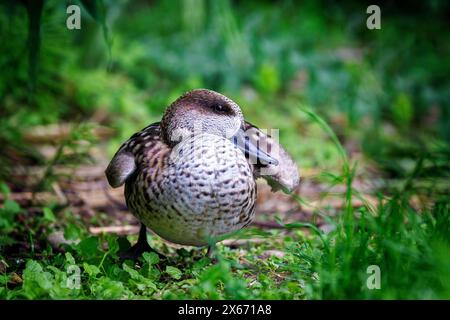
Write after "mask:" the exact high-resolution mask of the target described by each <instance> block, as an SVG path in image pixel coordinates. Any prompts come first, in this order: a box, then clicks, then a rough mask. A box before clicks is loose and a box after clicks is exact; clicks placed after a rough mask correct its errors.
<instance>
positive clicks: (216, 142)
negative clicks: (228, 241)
mask: <svg viewBox="0 0 450 320" xmlns="http://www.w3.org/2000/svg"><path fill="white" fill-rule="evenodd" d="M277 140H278V139H277V137H276V136H274V135H270V134H269V133H268V132H267V131H266V130H262V129H259V128H258V127H256V126H254V125H253V124H251V123H250V122H248V121H246V120H245V119H244V116H243V113H242V110H241V108H240V106H239V105H238V104H237V103H235V102H234V101H233V100H231V99H230V98H228V97H226V96H225V95H222V94H220V93H218V92H216V91H213V90H209V89H194V90H191V91H188V92H186V93H184V94H183V95H181V96H180V97H179V98H178V99H176V100H175V101H174V102H172V103H171V104H170V105H169V106H168V107H167V108H166V110H165V112H164V115H163V116H162V119H161V121H160V122H156V123H152V124H150V125H148V126H147V127H145V128H143V129H142V130H141V131H139V132H137V133H135V134H133V135H132V136H131V137H130V138H129V139H128V140H127V141H125V142H124V143H123V144H122V145H121V146H120V148H119V149H118V151H117V152H116V153H115V155H114V156H113V158H112V160H111V161H110V163H109V165H108V166H107V168H106V170H105V175H106V178H107V180H108V183H109V185H110V186H111V187H113V188H118V187H121V186H122V185H125V188H124V195H125V200H126V205H127V207H128V209H129V211H130V212H131V213H132V214H133V215H134V216H135V217H136V218H137V219H138V220H139V221H140V224H141V226H140V231H139V236H138V241H137V243H136V244H135V245H133V246H132V247H131V248H130V249H129V250H128V251H127V252H126V254H125V256H126V257H139V256H140V255H142V254H143V252H151V251H154V252H156V251H155V250H153V249H152V248H151V247H150V245H149V244H148V242H147V228H149V229H150V230H152V231H153V232H154V233H156V234H157V235H158V236H160V237H161V238H163V239H164V240H166V241H169V242H172V243H175V244H178V245H184V246H195V247H205V246H206V247H208V253H209V252H210V249H211V248H212V246H213V245H214V244H215V243H216V241H218V240H217V239H220V237H223V236H225V235H227V234H230V233H232V232H235V231H238V230H240V229H242V228H244V227H246V226H248V225H249V224H250V223H251V222H252V221H253V219H254V216H255V201H256V196H257V184H256V179H258V178H260V177H261V178H264V179H266V180H267V182H268V183H269V185H270V186H271V187H272V191H274V192H276V191H278V190H280V189H281V190H284V191H286V192H290V191H292V190H294V189H295V188H296V187H297V186H298V184H299V181H300V178H299V171H298V167H297V165H296V163H295V162H294V161H293V159H292V157H291V156H290V155H289V154H288V152H287V151H286V150H285V149H284V148H283V147H282V146H281V145H280V144H279V142H278V141H277Z"/></svg>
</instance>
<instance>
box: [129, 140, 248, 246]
mask: <svg viewBox="0 0 450 320" xmlns="http://www.w3.org/2000/svg"><path fill="white" fill-rule="evenodd" d="M166 161H167V162H166V165H165V168H164V170H162V171H160V172H159V174H156V175H154V177H155V178H158V179H159V181H157V182H155V181H152V180H151V181H150V182H149V185H148V186H147V187H146V188H143V189H141V190H146V191H143V192H146V193H147V194H146V195H142V199H141V201H140V202H141V204H142V205H141V209H139V208H136V209H137V210H133V211H134V212H136V211H137V212H136V213H137V214H138V217H139V219H140V220H141V221H142V222H143V223H144V224H145V225H146V226H147V227H149V228H150V229H152V230H153V231H154V232H155V233H157V234H158V235H160V236H161V237H162V238H164V239H166V240H169V241H171V242H174V243H178V244H183V245H195V246H202V245H207V244H208V241H209V239H211V237H216V236H219V235H223V234H226V233H229V232H232V231H236V230H239V229H241V228H243V227H245V226H246V225H247V224H249V223H250V222H251V221H252V219H253V216H254V204H255V197H256V184H255V179H254V177H253V173H252V168H251V165H250V164H249V163H248V161H247V160H246V158H245V156H244V154H243V153H242V152H241V151H240V150H239V149H237V148H236V147H235V146H234V145H233V144H232V143H231V142H230V141H229V140H227V139H224V138H221V137H218V136H215V135H209V134H201V135H197V136H195V137H193V138H189V139H185V140H184V141H182V142H180V143H179V144H177V145H176V146H175V147H174V148H173V149H172V151H171V153H170V154H169V155H168V159H166ZM144 207H145V209H144Z"/></svg>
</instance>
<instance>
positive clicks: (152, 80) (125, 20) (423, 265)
mask: <svg viewBox="0 0 450 320" xmlns="http://www.w3.org/2000/svg"><path fill="white" fill-rule="evenodd" d="M70 4H76V5H79V6H80V7H81V17H82V18H81V30H68V29H67V28H66V19H67V17H68V16H69V15H68V14H67V13H66V8H67V6H68V5H70ZM370 4H372V3H371V2H369V1H354V2H347V1H346V2H340V3H336V2H335V1H277V2H274V1H231V0H221V1H213V0H182V1H168V0H165V1H163V0H161V1H143V0H137V1H112V0H109V1H107V0H104V1H100V0H97V1H82V0H80V1H56V0H47V1H42V0H34V1H33V0H22V1H4V2H2V3H1V4H0V9H1V11H0V70H1V72H0V144H1V146H2V152H0V181H1V180H3V181H5V184H0V187H1V188H0V189H1V192H2V194H3V195H4V198H6V199H7V200H6V201H5V203H4V205H3V206H2V207H1V208H0V229H1V236H0V267H1V266H2V264H1V262H2V261H3V259H5V261H10V260H8V259H9V258H11V257H12V256H13V255H14V254H16V252H18V249H17V250H16V247H15V246H17V248H22V247H26V244H27V243H28V242H31V243H32V245H33V241H32V240H33V239H35V240H36V243H38V241H40V242H39V244H40V245H41V247H42V248H45V246H47V249H45V250H44V249H43V250H42V252H43V253H42V256H41V255H40V254H41V252H38V253H35V252H34V251H32V253H30V252H29V251H30V250H28V251H27V252H26V254H25V255H23V256H26V257H28V258H33V259H34V260H29V261H28V263H27V265H26V267H25V263H22V264H19V265H18V266H17V267H10V268H9V269H5V270H7V272H6V273H4V275H5V276H4V277H3V278H1V277H0V282H1V281H3V283H4V284H5V285H4V288H5V289H3V287H0V297H6V298H17V297H19V298H24V297H25V298H42V297H44V298H48V297H51V298H61V297H63V298H72V297H74V298H123V297H124V295H126V296H127V297H131V298H136V297H147V298H148V297H151V298H186V297H187V298H232V299H241V298H258V299H261V298H263V299H264V298H275V299H276V298H281V299H291V298H294V299H296V298H307V299H308V298H311V299H320V298H333V299H336V298H337V299H340V298H363V299H364V298H388V299H389V298H413V299H414V298H421V299H424V298H425V299H426V298H448V297H450V280H449V279H450V275H449V270H450V269H449V268H448V266H449V252H450V213H449V204H450V196H449V190H450V185H449V178H450V161H449V158H450V108H449V102H450V76H449V75H450V32H449V31H450V19H448V16H449V13H450V3H449V2H447V1H439V0H434V1H409V2H408V3H407V4H405V5H400V4H398V3H396V2H395V1H386V2H384V3H382V4H380V7H381V30H369V29H368V28H367V27H366V19H367V17H368V14H366V8H367V7H368V5H370ZM201 87H203V88H209V89H213V90H216V91H219V92H221V93H223V94H225V95H227V96H229V97H230V98H232V99H233V100H235V101H236V102H237V103H238V104H239V105H240V106H241V108H242V110H243V112H244V115H245V117H246V118H247V119H248V120H249V121H250V122H252V123H254V124H256V125H258V126H259V127H261V128H278V129H280V140H281V143H282V144H283V145H284V146H285V147H286V149H287V150H288V151H289V152H290V153H291V154H292V156H293V158H294V159H295V160H296V161H297V163H298V164H299V167H300V171H301V173H302V174H303V173H305V176H306V178H305V179H304V180H303V181H304V184H302V185H306V186H307V187H311V185H312V186H313V187H314V186H317V185H318V184H320V183H325V184H328V185H329V186H330V188H331V187H333V186H336V185H337V184H340V185H344V187H346V189H345V188H344V192H341V193H340V194H338V195H337V196H338V197H341V198H340V200H342V201H344V205H342V206H341V207H340V208H338V209H334V208H333V206H332V205H331V204H332V202H331V200H330V208H329V207H328V206H327V205H321V207H320V208H314V215H313V218H312V220H314V219H315V218H316V216H320V215H321V214H322V213H323V212H324V211H326V214H327V215H328V219H330V220H333V219H334V216H333V218H330V217H329V216H332V214H333V213H334V214H335V216H336V219H335V220H336V221H334V220H333V221H334V222H330V224H331V225H333V226H334V227H335V229H333V230H335V231H332V232H330V233H329V234H328V233H326V232H322V231H319V230H317V228H316V229H314V227H313V226H312V225H309V224H307V225H305V224H295V223H294V224H292V225H290V226H287V227H286V228H287V229H289V230H291V229H296V228H304V227H307V228H309V229H308V230H313V231H314V232H311V233H303V231H295V232H294V233H289V234H287V233H286V234H285V233H283V231H277V230H271V231H270V232H266V233H265V236H266V240H267V244H265V246H267V248H269V249H271V250H272V249H273V248H276V249H277V250H279V251H282V253H284V254H285V257H284V258H276V257H275V258H267V259H261V258H259V257H260V256H259V254H261V252H260V251H258V250H263V249H260V248H262V247H263V248H266V247H264V245H261V246H259V247H257V248H256V247H252V248H248V252H247V255H246V259H248V261H250V264H251V265H252V266H253V267H255V268H256V270H258V272H254V271H253V270H252V269H251V268H250V271H249V270H248V269H246V268H245V267H242V265H238V266H236V265H234V264H233V263H237V262H236V261H238V259H240V258H242V257H239V258H238V257H237V255H238V253H237V252H238V251H237V250H231V249H229V248H227V247H224V248H222V249H221V250H222V251H220V252H221V254H223V256H225V257H226V258H228V261H231V262H230V263H231V266H230V263H229V262H226V260H221V261H220V263H219V264H217V265H208V263H209V262H208V261H206V262H205V261H204V260H200V261H198V262H196V263H187V264H186V263H185V262H177V263H178V264H177V267H178V268H179V269H181V270H182V271H180V270H179V269H176V268H175V269H176V270H175V269H174V268H172V269H170V268H171V267H170V268H169V269H168V270H169V271H167V270H166V273H167V274H169V275H170V277H171V278H170V277H169V278H168V276H167V275H166V276H161V277H160V275H159V274H157V275H155V274H150V273H151V272H150V271H151V270H153V271H155V269H152V263H153V264H154V263H155V262H151V259H150V258H151V257H150V258H149V257H147V258H146V259H147V260H148V261H147V263H148V265H147V266H146V267H145V268H147V269H145V268H143V269H141V270H139V272H140V273H139V274H138V273H137V271H135V270H134V269H132V268H131V267H133V266H132V265H131V266H128V265H124V266H123V268H120V266H119V263H118V262H117V259H116V258H117V257H115V253H116V251H117V250H116V249H118V247H117V246H116V247H117V248H116V247H114V245H115V243H116V242H115V241H116V239H115V238H107V241H108V244H109V245H110V249H108V250H109V251H105V249H104V248H103V247H99V241H100V240H105V239H103V238H98V237H93V236H92V235H91V234H89V233H88V232H87V231H86V230H84V229H83V228H82V227H80V225H81V223H79V221H76V223H75V222H73V221H72V220H71V219H74V216H76V215H73V214H71V213H70V212H68V211H65V208H62V209H61V208H57V207H56V206H53V207H52V206H45V207H44V206H42V207H38V208H36V207H32V206H30V207H27V208H26V209H24V208H21V207H20V206H19V205H18V204H17V203H16V202H14V201H12V200H11V199H9V198H8V197H10V196H11V195H10V192H11V193H14V192H16V191H23V190H28V189H26V188H25V183H24V181H22V180H23V179H22V180H21V179H17V180H14V181H13V180H12V178H11V172H13V171H14V168H15V167H18V166H22V165H23V166H35V165H36V166H41V167H46V168H47V169H46V170H45V172H44V176H43V178H42V179H41V180H40V183H38V184H36V185H35V186H34V191H42V190H50V189H51V188H50V185H51V182H52V181H55V180H56V179H57V177H53V176H52V175H53V174H52V167H53V166H54V165H57V164H58V165H75V166H78V165H79V164H81V163H83V162H84V161H88V160H93V159H88V158H89V156H87V157H85V155H86V154H87V153H88V152H87V149H86V148H85V147H86V145H85V144H80V143H77V142H79V141H80V140H82V141H84V142H86V141H88V142H89V146H92V145H94V146H97V143H96V141H95V139H94V138H93V137H92V136H91V131H90V130H91V129H92V128H94V129H95V128H97V129H98V128H103V129H104V128H113V129H114V132H113V134H112V135H111V136H109V138H110V140H109V141H107V143H105V141H103V143H101V144H99V145H101V147H102V148H103V149H102V155H103V160H104V159H105V158H109V157H111V156H112V154H113V153H114V152H115V151H116V150H117V148H118V147H119V145H120V144H121V143H122V142H123V141H124V140H126V139H127V138H128V137H129V136H131V135H132V134H133V133H134V132H136V131H137V130H139V129H141V128H143V127H144V126H146V125H147V124H149V123H152V122H154V121H159V119H160V118H161V116H162V114H163V112H164V110H165V108H166V107H167V106H168V105H169V104H170V103H171V102H172V101H173V100H175V99H176V98H177V97H178V96H180V95H181V94H182V93H184V92H185V91H187V90H190V89H194V88H201ZM305 110H310V111H309V113H308V112H306V113H305V112H304V111H305ZM308 115H309V116H308ZM316 115H319V116H320V117H322V118H323V119H325V121H326V123H328V124H329V126H330V128H331V129H332V130H328V129H330V128H328V127H327V126H326V125H324V124H323V123H322V124H321V122H320V121H318V120H317V119H318V117H317V116H316ZM314 119H316V120H314ZM64 123H78V127H76V128H75V129H74V131H73V134H72V135H71V136H70V137H69V138H67V139H66V140H64V141H63V143H61V144H59V143H60V142H59V141H55V142H54V147H55V148H56V155H51V156H50V157H48V156H45V154H44V155H43V154H42V152H40V151H42V150H37V148H36V147H35V145H34V143H33V135H35V134H36V133H37V132H38V130H37V129H35V128H37V127H36V126H40V125H50V124H64ZM85 127H87V128H88V129H89V130H87V131H84V130H83V128H85ZM324 128H325V130H324ZM30 129H31V131H30ZM330 132H331V137H332V138H333V137H334V138H336V139H334V140H333V139H330ZM333 132H334V133H335V134H336V136H334V133H333ZM34 138H36V137H34ZM339 142H340V143H341V144H342V145H343V147H344V148H345V151H346V153H347V154H348V155H349V157H348V159H349V160H348V161H349V162H348V163H347V162H346V161H345V159H346V156H345V155H344V156H342V155H343V152H341V153H340V149H339ZM336 145H338V148H336ZM63 149H64V150H65V151H67V150H66V149H70V150H71V152H69V153H67V154H66V153H65V151H64V152H63V151H62V150H63ZM49 159H50V160H49ZM343 159H344V161H343ZM94 162H95V159H94ZM355 163H358V167H357V169H358V170H356V169H355V170H356V171H355V172H356V173H355V172H354V171H352V170H353V168H354V167H353V165H354V164H355ZM343 165H344V169H345V170H344V172H343V173H342V168H343ZM356 177H357V178H358V179H361V180H363V181H369V182H373V183H374V185H375V186H376V188H375V189H374V190H370V191H371V196H372V197H374V198H375V201H377V200H378V203H376V204H374V205H373V206H371V205H368V204H367V203H366V202H364V199H363V200H361V199H362V196H360V194H359V193H358V192H359V191H358V190H356V189H357V188H355V189H353V188H352V182H354V180H356ZM379 180H380V181H382V183H378V181H379ZM47 182H48V183H47ZM312 190H313V191H314V190H315V189H314V188H313V189H312ZM317 193H318V192H317ZM300 194H301V192H300ZM313 194H314V195H315V191H314V192H313ZM334 195H336V194H334ZM308 196H309V195H308ZM352 197H353V198H352ZM355 199H356V200H361V201H362V203H363V205H361V206H360V208H357V209H353V201H354V200H355ZM296 200H299V203H301V204H302V205H304V204H305V203H306V202H307V201H304V199H302V198H300V199H296ZM328 200H329V199H328V198H326V200H325V202H327V201H328ZM332 200H333V199H332ZM305 207H307V206H305ZM305 207H303V208H305ZM33 210H34V211H33ZM52 210H53V211H54V212H55V214H53V211H52ZM36 212H38V213H39V214H36ZM21 215H25V218H22V220H18V218H17V217H22V216H21ZM98 216H99V218H98V220H95V223H94V224H95V225H97V224H98V223H99V222H98V221H101V219H102V216H101V215H100V214H99V215H98ZM56 217H58V218H56ZM94 218H95V219H97V215H96V213H94V215H93V218H92V219H93V221H94ZM27 219H29V220H27ZM33 219H37V220H33ZM272 220H273V219H272ZM24 221H25V222H27V221H28V222H27V223H30V224H31V227H29V224H27V223H25V222H24ZM31 221H32V222H31ZM67 221H69V222H67ZM70 221H72V222H70ZM326 221H327V222H328V220H326ZM311 222H312V223H314V221H311ZM405 222H407V223H405ZM58 223H60V224H62V225H63V226H59V225H58ZM77 223H78V225H77ZM99 224H101V223H99ZM75 225H77V226H78V227H79V228H78V227H75ZM55 228H56V229H58V228H65V235H66V234H71V235H72V240H73V239H81V240H82V242H81V243H80V245H79V246H78V245H74V246H73V247H72V250H69V251H70V252H72V254H73V255H74V256H75V258H76V260H77V261H76V262H77V263H78V264H80V265H81V263H83V268H84V269H85V270H87V272H88V273H89V277H87V278H85V282H84V283H85V287H84V289H83V290H84V291H83V292H81V293H79V292H78V293H76V294H75V293H73V292H69V291H67V290H66V289H64V288H60V287H58V286H56V285H53V286H52V285H48V283H50V282H51V281H55V283H56V280H57V279H59V277H65V275H64V272H62V271H60V270H63V269H64V266H65V265H66V264H69V263H70V264H73V263H75V260H74V257H72V255H70V254H69V255H67V253H66V255H65V256H63V255H62V253H57V254H55V253H54V252H53V251H52V250H51V248H50V249H48V247H49V246H48V244H47V238H46V235H47V233H50V232H51V231H53V229H55ZM77 228H78V229H77ZM82 229H83V230H84V231H79V230H82ZM85 229H86V228H85ZM30 230H31V231H30ZM42 230H44V231H42ZM74 230H75V231H74ZM302 230H303V229H302ZM41 231H42V233H41ZM27 232H30V233H29V234H28V233H27ZM31 234H33V237H34V238H32V237H31ZM277 237H278V238H277ZM24 238H25V239H24ZM279 238H281V240H280V239H279ZM30 239H31V240H30ZM19 244H20V245H19ZM3 248H8V250H9V251H6V250H5V251H1V250H3ZM32 248H34V247H33V246H32ZM112 248H114V250H116V251H113V249H112ZM33 250H34V249H33ZM4 252H8V255H7V254H4ZM11 252H12V254H9V253H11ZM27 255H29V256H27ZM107 256H108V258H107V259H105V257H107ZM179 256H180V258H179V259H184V258H183V256H182V255H179ZM114 257H115V258H114ZM114 259H116V260H114ZM11 260H12V258H11ZM38 261H39V262H38ZM86 261H88V262H89V263H90V264H91V265H89V264H87V263H86ZM149 261H150V262H149ZM183 261H184V260H183ZM248 261H247V262H248ZM39 263H41V264H42V265H43V266H44V267H42V266H41V265H40V264H39ZM183 263H184V264H183ZM370 263H374V264H377V265H380V266H381V268H382V270H383V272H384V273H383V278H382V279H383V288H385V290H382V291H367V290H366V288H365V287H364V286H363V285H361V283H364V281H365V277H366V276H367V274H366V273H365V268H366V267H367V265H368V264H370ZM96 265H97V266H98V268H97V267H96ZM54 266H57V267H58V268H59V269H58V268H54ZM205 266H208V267H205ZM94 267H95V268H94ZM100 267H102V268H103V269H102V270H100ZM24 269H25V271H23V270H24ZM44 269H45V270H47V271H46V273H45V274H44V275H43V276H42V277H44V278H45V279H44V278H42V277H41V278H39V277H38V276H36V278H33V275H35V274H38V275H40V273H41V271H42V270H44ZM177 270H178V271H177ZM0 271H1V268H0ZM22 271H23V276H24V279H25V282H24V284H23V285H22V284H21V282H18V283H16V284H14V285H11V284H10V282H11V281H10V280H9V279H10V276H11V275H12V274H16V272H17V273H18V274H20V275H21V272H22ZM147 271H148V274H147V273H146V272H147ZM0 273H2V272H0ZM153 273H155V272H153ZM182 274H183V275H182ZM27 277H28V278H27ZM52 277H53V278H52ZM152 277H154V278H152ZM252 277H255V278H252ZM19 278H20V277H19ZM2 279H3V280H2ZM27 279H28V280H27ZM130 279H131V280H130ZM136 279H137V280H136ZM149 279H151V281H150V280H149ZM155 279H156V280H155ZM180 279H181V280H180ZM253 279H255V280H254V282H253ZM355 279H356V280H355ZM359 280H361V281H362V282H361V281H359ZM149 281H150V282H149ZM152 281H153V282H152ZM183 281H185V282H183ZM143 283H144V284H145V285H146V286H147V287H145V288H144V289H145V290H150V289H148V288H150V287H151V288H153V289H152V290H153V291H151V290H150V291H145V290H144V289H142V286H143ZM149 283H151V284H149ZM255 283H256V284H255ZM222 284H223V285H222ZM251 285H252V286H253V285H254V287H252V290H246V289H247V288H248V287H250V286H251ZM8 286H9V287H8ZM10 287H12V288H13V289H12V290H10V291H8V289H9V288H10ZM89 290H90V291H89Z"/></svg>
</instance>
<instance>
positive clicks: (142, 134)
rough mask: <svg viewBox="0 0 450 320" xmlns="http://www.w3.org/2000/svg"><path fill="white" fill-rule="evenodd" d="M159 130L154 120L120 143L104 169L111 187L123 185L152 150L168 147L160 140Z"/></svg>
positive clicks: (158, 124)
mask: <svg viewBox="0 0 450 320" xmlns="http://www.w3.org/2000/svg"><path fill="white" fill-rule="evenodd" d="M160 132H161V127H160V123H159V122H155V123H152V124H151V125H149V126H147V127H145V128H144V129H142V130H141V131H139V132H137V133H135V134H133V135H132V136H131V137H130V139H128V140H127V141H125V142H124V143H123V144H122V146H121V147H120V148H119V150H118V151H117V152H116V154H115V155H114V157H113V158H112V160H111V162H110V163H109V165H108V167H107V168H106V170H105V175H106V178H107V179H108V182H109V184H110V185H111V187H113V188H117V187H120V186H121V185H123V184H124V183H125V181H126V180H127V178H128V177H130V176H131V175H132V174H133V173H134V172H135V171H136V169H137V167H138V166H139V164H140V163H142V162H143V161H144V160H145V157H147V155H148V154H150V153H152V151H153V150H156V149H158V151H159V150H161V149H167V148H168V147H167V145H166V144H165V143H164V142H163V141H162V140H161V137H160Z"/></svg>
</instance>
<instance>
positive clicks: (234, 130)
mask: <svg viewBox="0 0 450 320" xmlns="http://www.w3.org/2000/svg"><path fill="white" fill-rule="evenodd" d="M243 128H244V117H243V115H242V111H241V108H240V107H239V106H238V104H237V103H235V102H234V101H232V100H231V99H229V98H227V97H226V96H224V95H222V94H220V93H218V92H215V91H212V90H207V89H195V90H192V91H189V92H187V93H185V94H184V95H182V96H181V97H179V98H178V99H177V100H176V101H174V102H173V103H172V104H171V105H170V106H169V107H168V108H167V110H166V112H165V113H164V116H163V118H162V122H161V129H162V138H163V139H164V142H165V143H167V144H168V145H169V146H174V145H176V144H177V143H179V142H180V141H181V140H183V139H184V138H187V137H191V136H193V135H196V134H201V133H208V134H214V135H217V136H220V137H223V138H226V139H230V140H231V141H233V142H234V143H235V144H236V145H237V146H238V147H239V148H240V149H241V150H242V151H244V152H245V153H246V154H247V155H250V156H252V157H256V158H257V159H258V160H259V161H260V163H262V164H276V163H277V160H276V159H274V158H272V157H271V156H270V155H268V154H267V153H265V152H264V151H262V150H260V149H258V147H257V146H256V145H254V144H253V143H252V142H251V141H249V139H247V138H246V135H245V132H244V129H243Z"/></svg>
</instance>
